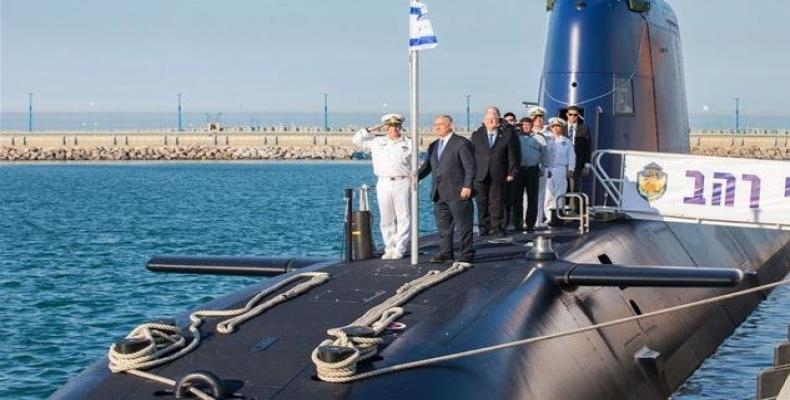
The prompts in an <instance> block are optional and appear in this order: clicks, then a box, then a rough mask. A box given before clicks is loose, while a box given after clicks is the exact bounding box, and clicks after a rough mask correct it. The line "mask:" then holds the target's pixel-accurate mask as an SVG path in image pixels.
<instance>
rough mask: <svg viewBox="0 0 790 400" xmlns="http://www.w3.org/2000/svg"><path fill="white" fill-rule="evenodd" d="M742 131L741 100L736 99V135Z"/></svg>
mask: <svg viewBox="0 0 790 400" xmlns="http://www.w3.org/2000/svg"><path fill="white" fill-rule="evenodd" d="M740 131H741V99H739V98H737V97H736V98H735V133H739V132H740Z"/></svg>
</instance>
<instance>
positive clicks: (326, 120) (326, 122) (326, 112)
mask: <svg viewBox="0 0 790 400" xmlns="http://www.w3.org/2000/svg"><path fill="white" fill-rule="evenodd" d="M328 98H329V94H327V93H324V130H325V131H329V107H328Z"/></svg>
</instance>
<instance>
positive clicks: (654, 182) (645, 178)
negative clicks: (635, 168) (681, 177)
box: [636, 162, 667, 203]
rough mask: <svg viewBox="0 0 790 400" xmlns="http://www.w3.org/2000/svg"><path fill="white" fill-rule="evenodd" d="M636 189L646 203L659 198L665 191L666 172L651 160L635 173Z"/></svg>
mask: <svg viewBox="0 0 790 400" xmlns="http://www.w3.org/2000/svg"><path fill="white" fill-rule="evenodd" d="M636 189H637V191H638V192H639V195H640V196H642V198H644V199H645V200H647V201H648V203H652V202H654V201H656V200H658V199H660V198H661V196H663V195H664V193H666V191H667V173H666V172H664V170H663V169H662V168H661V166H660V165H658V164H656V163H654V162H651V163H650V164H648V165H646V166H645V167H644V168H642V170H641V171H639V173H638V174H637V176H636Z"/></svg>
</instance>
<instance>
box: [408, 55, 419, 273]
mask: <svg viewBox="0 0 790 400" xmlns="http://www.w3.org/2000/svg"><path fill="white" fill-rule="evenodd" d="M418 55H419V52H418V51H416V50H410V51H409V67H410V70H409V92H410V93H409V113H410V114H411V149H412V154H411V175H412V177H413V183H412V191H411V265H417V262H418V261H417V259H418V256H419V235H420V207H419V200H420V196H419V193H420V191H419V188H420V185H419V182H418V176H417V168H418V167H417V164H418V163H419V158H420V157H419V156H420V132H419V127H420V124H419V108H418V79H417V78H418V76H417V72H418V66H419V64H418V60H419V57H418Z"/></svg>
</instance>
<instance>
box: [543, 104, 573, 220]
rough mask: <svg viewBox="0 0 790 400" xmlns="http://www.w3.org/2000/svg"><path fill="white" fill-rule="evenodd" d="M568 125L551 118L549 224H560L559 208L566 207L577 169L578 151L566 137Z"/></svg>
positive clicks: (547, 187) (548, 149)
mask: <svg viewBox="0 0 790 400" xmlns="http://www.w3.org/2000/svg"><path fill="white" fill-rule="evenodd" d="M567 128H568V123H567V122H565V120H564V119H562V118H551V119H550V120H549V129H550V130H551V133H552V135H551V137H550V138H548V141H547V146H546V150H547V151H546V154H547V158H548V162H547V164H548V166H549V168H548V169H549V174H548V184H547V186H546V203H545V204H544V206H545V208H546V215H547V218H548V220H549V224H552V225H554V224H559V223H560V221H559V219H558V218H557V212H558V211H557V207H559V208H558V209H559V210H562V209H563V208H564V206H565V201H564V196H565V192H567V191H568V177H569V176H571V175H572V174H573V170H574V169H575V168H576V151H575V150H574V148H573V142H572V141H571V140H570V139H568V137H567V136H565V129H567Z"/></svg>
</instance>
